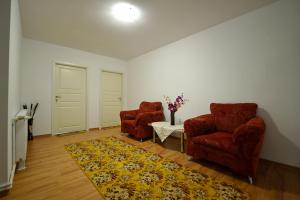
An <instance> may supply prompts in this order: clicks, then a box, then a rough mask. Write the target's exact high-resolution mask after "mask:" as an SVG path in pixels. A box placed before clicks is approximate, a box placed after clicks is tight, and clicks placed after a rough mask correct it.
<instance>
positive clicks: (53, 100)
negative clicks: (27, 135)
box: [51, 62, 88, 136]
mask: <svg viewBox="0 0 300 200" xmlns="http://www.w3.org/2000/svg"><path fill="white" fill-rule="evenodd" d="M56 65H64V66H67V67H74V68H81V69H84V70H85V130H88V128H87V127H88V126H87V123H88V93H87V92H88V91H87V67H85V66H81V65H76V64H73V63H69V62H53V67H52V84H51V85H52V89H51V135H52V136H53V135H58V134H56V133H55V132H54V129H55V128H54V109H55V102H56V101H55V78H56V77H55V67H56Z"/></svg>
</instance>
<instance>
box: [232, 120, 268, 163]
mask: <svg viewBox="0 0 300 200" xmlns="http://www.w3.org/2000/svg"><path fill="white" fill-rule="evenodd" d="M264 132H265V123H264V120H263V119H262V118H260V117H255V118H253V119H251V120H249V121H248V122H247V123H246V124H242V125H240V126H239V127H237V128H236V129H235V131H234V133H233V142H235V143H238V145H239V147H240V151H241V153H242V154H243V156H244V157H245V158H247V159H251V158H252V157H253V156H257V154H259V152H260V146H261V144H262V142H263V137H264Z"/></svg>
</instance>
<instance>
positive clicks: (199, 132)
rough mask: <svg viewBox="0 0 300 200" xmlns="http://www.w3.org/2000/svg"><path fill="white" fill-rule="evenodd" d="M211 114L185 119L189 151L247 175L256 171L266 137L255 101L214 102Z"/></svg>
mask: <svg viewBox="0 0 300 200" xmlns="http://www.w3.org/2000/svg"><path fill="white" fill-rule="evenodd" d="M210 110H211V114H207V115H202V116H199V117H195V118H191V119H188V120H186V121H185V122H184V130H185V133H186V135H187V154H188V155H190V156H192V157H193V158H195V159H206V160H210V161H214V162H216V163H219V164H222V165H225V166H227V167H229V168H231V169H232V170H233V171H235V172H237V173H239V174H241V175H246V176H248V177H249V180H250V182H251V183H252V177H253V178H254V177H255V175H256V169H257V165H258V162H259V156H260V151H261V147H262V144H263V139H264V132H265V123H264V120H263V119H262V118H260V117H258V116H256V110H257V105H256V104H255V103H237V104H217V103H212V104H210Z"/></svg>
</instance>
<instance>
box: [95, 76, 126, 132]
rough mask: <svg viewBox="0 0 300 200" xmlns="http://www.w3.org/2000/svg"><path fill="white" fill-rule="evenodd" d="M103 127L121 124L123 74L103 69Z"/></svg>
mask: <svg viewBox="0 0 300 200" xmlns="http://www.w3.org/2000/svg"><path fill="white" fill-rule="evenodd" d="M101 80H102V81H101V85H102V87H101V88H102V110H101V111H100V112H101V113H102V115H101V116H102V123H101V125H102V127H110V126H118V125H120V111H121V110H122V74H119V73H113V72H105V71H102V77H101Z"/></svg>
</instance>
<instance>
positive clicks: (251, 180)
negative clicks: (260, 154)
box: [248, 176, 253, 185]
mask: <svg viewBox="0 0 300 200" xmlns="http://www.w3.org/2000/svg"><path fill="white" fill-rule="evenodd" d="M248 179H249V183H250V184H251V185H253V178H252V177H251V176H248Z"/></svg>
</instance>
